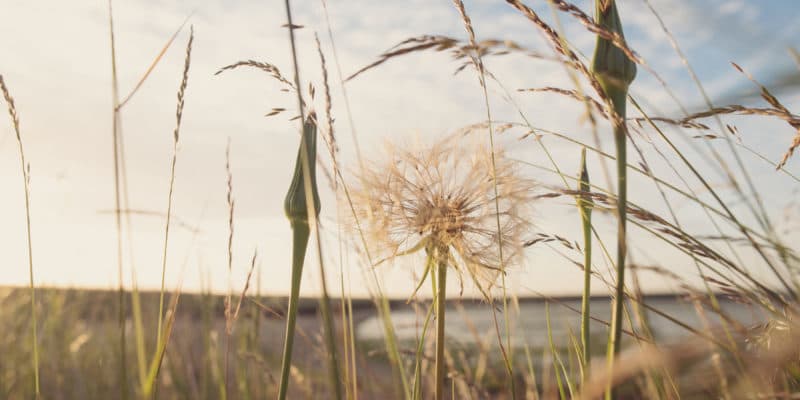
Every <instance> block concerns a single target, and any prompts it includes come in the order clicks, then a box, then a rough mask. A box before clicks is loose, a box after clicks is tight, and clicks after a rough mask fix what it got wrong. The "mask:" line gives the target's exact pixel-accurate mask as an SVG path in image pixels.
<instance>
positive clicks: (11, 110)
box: [0, 75, 41, 399]
mask: <svg viewBox="0 0 800 400" xmlns="http://www.w3.org/2000/svg"><path fill="white" fill-rule="evenodd" d="M0 90H2V92H3V98H4V99H5V100H6V104H7V105H8V115H9V116H10V117H11V123H12V124H13V125H14V132H15V133H16V136H17V145H18V149H19V160H20V167H21V169H22V180H23V187H24V192H25V232H26V235H27V236H26V240H27V243H28V275H29V289H30V293H31V340H32V347H33V390H34V395H35V398H36V399H39V398H40V397H41V392H40V390H39V344H38V334H37V330H36V283H35V281H34V279H33V245H32V244H31V188H30V180H31V176H30V165H28V163H27V161H26V160H25V151H24V149H23V146H22V135H21V134H20V131H19V117H18V116H17V109H16V107H15V106H14V98H13V97H11V94H10V93H9V91H8V87H7V86H6V82H5V81H4V80H3V75H0Z"/></svg>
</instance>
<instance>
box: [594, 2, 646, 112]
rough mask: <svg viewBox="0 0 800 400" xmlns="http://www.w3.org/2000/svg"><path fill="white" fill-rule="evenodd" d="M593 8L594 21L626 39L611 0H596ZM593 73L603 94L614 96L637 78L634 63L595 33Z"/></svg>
mask: <svg viewBox="0 0 800 400" xmlns="http://www.w3.org/2000/svg"><path fill="white" fill-rule="evenodd" d="M595 11H596V14H597V15H596V19H597V24H598V25H599V26H600V27H601V28H603V29H605V30H606V31H608V32H609V33H612V34H615V33H616V34H618V35H619V37H620V38H622V39H624V38H625V35H624V33H623V32H622V22H620V19H619V12H618V11H617V5H616V2H615V1H614V0H595ZM592 72H593V73H594V75H595V76H596V77H597V80H598V81H599V82H600V85H601V86H602V87H603V90H605V91H606V95H608V96H609V97H611V98H612V99H613V98H614V97H616V96H615V94H617V93H618V92H624V93H627V90H628V86H630V84H631V82H633V79H634V78H635V77H636V64H635V63H634V62H633V61H631V59H630V58H628V56H627V55H626V54H625V52H623V51H622V50H621V49H620V48H619V47H617V46H615V45H614V43H613V42H612V41H611V40H608V39H607V38H603V37H602V36H601V35H598V36H597V46H596V47H595V51H594V60H593V62H592Z"/></svg>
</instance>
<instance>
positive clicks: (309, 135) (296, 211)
mask: <svg viewBox="0 0 800 400" xmlns="http://www.w3.org/2000/svg"><path fill="white" fill-rule="evenodd" d="M304 147H305V150H306V155H307V157H306V160H307V161H308V167H309V171H308V172H309V178H310V181H311V194H312V196H313V198H314V213H315V215H319V210H320V203H319V194H318V193H317V174H316V169H317V168H316V165H317V163H316V161H317V125H316V120H315V118H314V114H311V115H309V116H308V118H307V119H306V122H305V123H304V124H303V137H302V139H301V140H300V146H299V148H298V149H297V161H296V162H295V166H294V176H293V177H292V183H291V184H290V185H289V192H288V193H286V200H284V202H283V209H284V211H285V212H286V217H287V218H289V221H290V222H291V223H292V224H294V223H297V222H304V223H308V203H307V202H306V190H305V182H304V176H303V161H304V160H303V153H302V152H303V149H304Z"/></svg>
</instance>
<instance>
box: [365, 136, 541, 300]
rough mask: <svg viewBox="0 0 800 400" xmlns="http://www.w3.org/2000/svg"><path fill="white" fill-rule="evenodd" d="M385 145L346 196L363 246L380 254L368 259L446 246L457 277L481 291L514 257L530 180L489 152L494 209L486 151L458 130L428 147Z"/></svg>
mask: <svg viewBox="0 0 800 400" xmlns="http://www.w3.org/2000/svg"><path fill="white" fill-rule="evenodd" d="M387 148H388V151H387V154H386V155H385V156H383V157H381V160H383V161H382V162H378V163H373V165H372V166H371V167H368V168H365V169H364V170H363V172H361V173H360V176H359V180H358V182H360V187H357V188H354V190H353V191H352V194H351V195H352V198H353V204H354V206H355V207H356V217H357V218H358V219H359V221H361V222H360V224H361V226H362V229H363V230H364V234H365V235H364V236H365V237H366V239H367V245H368V246H370V249H369V250H370V252H372V253H373V254H375V255H377V256H378V257H376V258H375V259H376V260H380V261H378V262H377V263H376V264H380V263H381V262H382V261H385V260H387V259H391V258H394V257H396V256H400V255H406V254H411V253H415V252H417V251H419V250H423V249H425V250H428V251H429V253H431V254H432V253H433V252H432V251H431V249H433V248H436V247H437V246H438V248H449V249H450V250H451V252H450V253H451V254H452V256H451V259H450V260H444V261H446V262H447V263H448V264H449V265H450V266H452V267H454V269H456V271H457V272H458V274H459V277H460V278H462V283H463V277H464V273H465V272H466V274H467V275H468V278H470V279H471V280H473V282H474V283H475V285H476V286H477V287H478V289H479V290H480V291H481V292H482V293H483V294H484V295H487V290H488V289H490V288H491V287H492V286H493V285H494V283H495V280H496V278H497V276H498V274H499V273H500V271H501V269H502V267H503V266H505V267H507V266H509V265H512V264H515V263H518V262H519V261H520V255H521V253H522V248H523V239H522V236H523V235H524V234H525V233H526V232H527V231H528V229H529V227H530V226H531V223H530V205H531V204H532V202H533V200H534V189H535V188H536V184H535V183H534V182H533V181H532V180H530V179H527V178H524V177H522V176H520V175H519V174H518V172H517V170H516V168H515V165H514V163H513V162H512V161H511V160H510V159H509V158H507V157H506V156H505V154H504V153H502V152H500V151H497V152H496V154H495V160H496V169H495V170H494V171H495V174H496V175H495V177H496V180H497V200H498V204H499V207H498V206H497V204H496V203H495V194H494V193H495V192H494V186H493V185H494V182H493V177H492V165H491V156H492V154H491V152H490V151H489V150H488V149H485V148H482V147H480V146H477V145H473V144H469V143H468V140H467V139H466V138H464V137H463V136H460V135H451V136H447V137H446V138H444V139H440V140H438V141H436V142H435V143H433V144H431V145H430V146H429V147H419V146H416V147H408V148H406V147H399V146H395V145H392V144H389V145H388V146H387ZM498 216H499V218H500V230H499V231H500V232H499V237H498V229H497V218H498ZM500 241H502V246H503V251H504V256H503V259H502V260H501V259H500V254H499V249H498V247H499V246H498V242H500ZM501 261H502V265H501Z"/></svg>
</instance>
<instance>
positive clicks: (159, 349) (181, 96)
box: [148, 27, 194, 380]
mask: <svg viewBox="0 0 800 400" xmlns="http://www.w3.org/2000/svg"><path fill="white" fill-rule="evenodd" d="M189 32H190V33H189V42H188V43H187V44H186V57H185V59H184V64H183V78H182V79H181V83H180V86H179V87H178V104H177V106H176V110H175V130H174V131H173V134H172V139H173V140H172V161H171V163H170V174H169V191H168V192H167V213H166V222H165V225H164V247H163V252H162V255H161V290H160V292H159V298H158V328H157V331H156V354H161V355H163V354H164V353H165V351H164V349H165V348H166V343H165V342H164V334H163V333H164V332H163V321H164V292H165V291H166V289H165V286H164V284H165V281H166V274H167V249H168V248H169V228H170V222H171V219H172V199H173V192H174V190H175V165H176V164H177V160H178V144H179V143H180V130H181V121H182V118H183V106H184V102H185V98H186V86H187V84H188V82H189V66H190V65H191V61H192V43H193V42H194V27H192V28H190V31H189ZM176 305H177V302H176ZM172 319H174V315H173V316H172ZM159 364H160V362H159ZM157 370H158V369H157ZM157 377H158V372H157V371H156V372H155V376H154V377H153V378H152V379H157ZM148 378H149V377H148ZM148 380H149V379H148Z"/></svg>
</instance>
